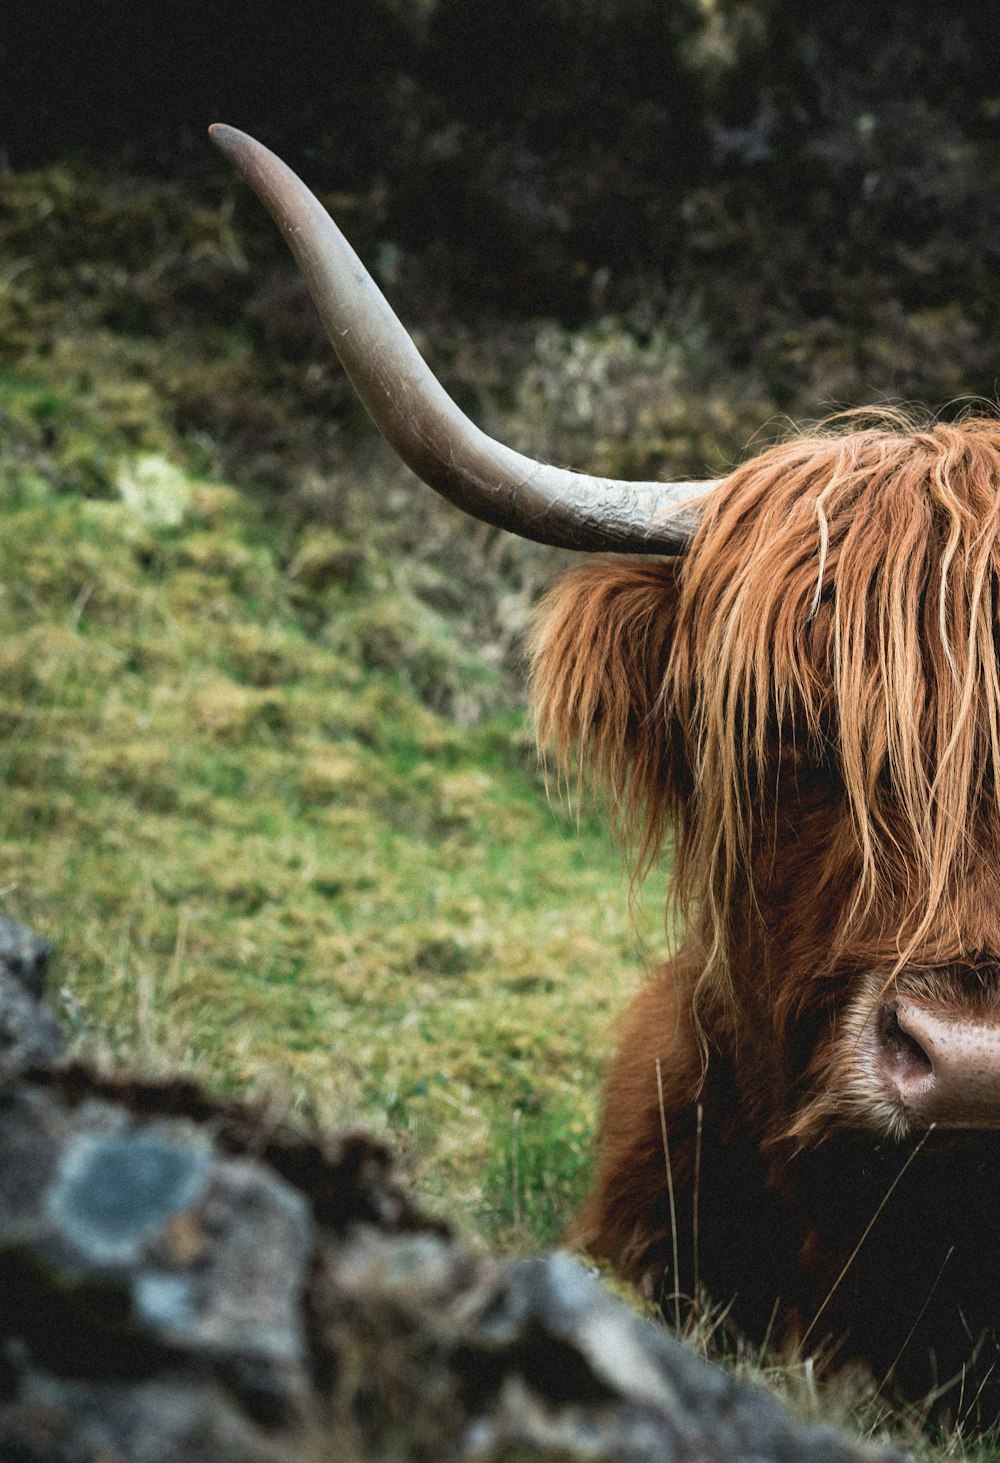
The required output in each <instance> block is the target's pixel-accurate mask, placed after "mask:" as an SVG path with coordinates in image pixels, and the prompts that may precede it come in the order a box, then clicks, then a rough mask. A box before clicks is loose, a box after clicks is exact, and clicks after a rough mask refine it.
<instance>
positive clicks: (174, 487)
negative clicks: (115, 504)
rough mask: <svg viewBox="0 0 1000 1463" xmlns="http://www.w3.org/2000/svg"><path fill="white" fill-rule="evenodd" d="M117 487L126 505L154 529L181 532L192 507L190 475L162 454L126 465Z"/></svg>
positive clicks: (120, 472) (120, 474)
mask: <svg viewBox="0 0 1000 1463" xmlns="http://www.w3.org/2000/svg"><path fill="white" fill-rule="evenodd" d="M115 487H116V488H117V489H118V492H119V493H120V495H121V498H122V502H123V503H125V504H126V506H127V507H129V508H131V509H132V511H133V512H134V513H136V514H137V515H138V516H139V517H140V518H141V519H142V521H143V522H144V523H148V524H149V526H150V527H151V528H179V527H180V525H181V524H182V523H183V521H184V515H185V513H186V512H187V510H188V508H189V506H190V503H191V496H192V493H191V484H190V482H189V480H188V478H187V476H186V474H185V473H183V472H182V471H181V469H180V468H179V467H176V466H175V465H174V464H173V463H172V462H169V461H168V460H167V458H165V457H162V456H161V455H160V454H158V453H147V454H146V455H145V456H143V457H137V458H134V459H132V461H130V462H127V463H125V464H124V465H123V466H122V467H121V468H120V470H119V472H118V476H117V478H116V479H115Z"/></svg>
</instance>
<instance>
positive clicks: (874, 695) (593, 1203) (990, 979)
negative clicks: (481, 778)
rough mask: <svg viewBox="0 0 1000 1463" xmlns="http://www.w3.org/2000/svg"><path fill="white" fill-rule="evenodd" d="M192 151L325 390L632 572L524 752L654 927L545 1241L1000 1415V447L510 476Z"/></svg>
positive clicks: (589, 597)
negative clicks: (574, 775) (692, 477)
mask: <svg viewBox="0 0 1000 1463" xmlns="http://www.w3.org/2000/svg"><path fill="white" fill-rule="evenodd" d="M213 135H214V138H215V140H216V142H218V144H219V145H220V147H221V148H222V150H223V151H224V152H225V153H226V155H227V156H228V157H230V158H231V160H232V161H233V162H234V163H235V164H236V166H237V167H238V168H239V169H240V171H241V172H242V173H243V174H244V176H245V177H246V178H247V180H248V181H249V182H250V183H251V184H252V186H253V187H254V188H255V189H256V190H257V191H258V192H259V193H260V195H261V197H262V199H263V200H264V202H265V203H266V204H267V206H268V208H269V209H270V210H271V212H272V213H273V215H274V216H275V218H276V220H277V221H278V222H279V224H280V225H281V227H282V228H283V230H284V232H285V234H286V237H287V238H288V240H289V243H290V244H291V246H292V248H293V250H294V251H295V253H296V257H297V258H298V260H299V263H300V265H301V266H302V268H303V271H304V273H305V275H306V278H307V280H308V282H309V284H310V287H311V288H312V289H313V292H314V295H315V297H316V300H317V304H318V306H319V308H320V312H321V314H322V315H323V318H324V321H325V323H326V324H327V327H328V330H329V331H330V335H331V339H332V340H333V342H334V344H335V345H336V347H337V349H338V352H339V353H340V354H341V358H342V359H343V361H344V364H345V366H346V367H347V369H348V371H349V373H350V374H351V376H352V379H353V380H354V381H355V384H356V385H357V387H358V389H359V391H360V392H361V394H362V396H363V399H364V400H365V402H366V405H367V406H368V407H369V410H370V411H371V412H372V415H373V416H374V417H375V419H376V421H377V422H378V424H379V426H380V427H381V428H382V430H383V431H384V432H385V434H386V436H387V437H388V438H389V440H390V441H391V442H392V443H393V445H394V446H396V448H397V450H398V451H399V452H400V454H401V455H402V456H403V457H404V459H405V460H406V461H407V462H409V463H410V465H411V466H412V467H413V468H414V469H415V471H417V472H418V473H419V475H420V476H421V477H423V478H424V479H425V481H428V482H430V483H431V484H432V485H433V486H434V487H436V488H437V489H438V490H439V491H442V492H444V493H445V494H446V495H447V496H449V497H450V498H452V499H453V501H456V502H458V503H459V504H460V505H461V506H462V507H464V508H465V509H466V510H467V511H469V512H472V513H475V514H477V515H478V516H480V517H482V518H485V519H486V520H487V521H489V522H493V523H499V524H502V525H503V526H504V527H508V528H511V529H513V530H514V531H515V532H519V533H522V534H524V535H526V536H528V537H532V538H537V539H541V540H542V541H544V542H550V543H560V544H564V545H568V546H570V547H576V548H583V549H598V548H605V549H607V548H612V549H616V550H618V551H620V552H624V553H645V554H655V555H658V556H659V557H657V558H652V559H647V560H645V561H635V560H633V561H627V560H624V559H615V560H611V561H605V562H597V563H594V564H589V565H587V566H585V567H582V568H580V569H578V570H575V571H573V572H572V573H570V574H569V575H568V576H567V577H566V578H564V579H563V580H562V581H561V582H560V583H559V584H557V586H556V587H555V589H554V590H553V591H552V592H551V593H550V595H549V597H548V600H547V602H546V604H545V605H544V607H543V613H542V616H541V621H540V625H539V628H538V631H537V634H536V637H535V642H534V665H535V678H534V686H535V696H536V701H537V706H538V715H539V726H540V733H541V736H542V739H543V741H544V742H546V743H554V745H555V747H556V749H557V752H558V756H559V758H560V760H561V762H562V765H563V767H564V768H565V767H566V765H567V764H568V760H569V758H570V756H571V754H573V753H575V752H576V751H577V750H579V752H580V753H581V755H582V760H583V765H584V766H585V767H586V768H589V769H590V770H591V771H592V772H593V773H594V774H595V775H596V777H597V778H599V779H600V780H601V781H602V782H603V783H605V784H606V785H607V787H608V788H609V789H610V791H611V794H612V797H613V800H614V805H615V809H616V812H617V814H618V818H619V821H620V823H621V824H622V826H623V828H624V829H625V830H626V831H627V832H629V833H632V834H635V835H636V841H637V853H638V862H639V864H640V865H641V866H645V865H648V863H649V861H650V860H651V859H653V858H654V857H655V856H656V854H657V851H658V850H659V848H660V846H661V844H662V842H663V840H664V837H665V835H666V832H667V830H668V828H669V829H670V830H672V833H673V837H674V840H675V858H676V878H675V887H676V893H677V898H678V901H679V904H680V908H681V910H682V912H683V915H684V923H685V927H686V929H687V936H686V939H685V943H684V946H683V948H682V949H681V951H680V953H679V954H678V955H677V956H676V958H675V959H674V960H672V961H671V963H670V964H669V965H667V966H665V967H664V968H663V969H662V970H660V971H659V972H658V973H657V975H656V976H655V977H654V978H653V980H652V981H651V983H650V984H649V985H648V986H647V987H646V989H645V990H644V991H643V992H642V993H641V994H640V995H639V996H638V998H637V999H636V1000H635V1001H634V1003H633V1005H632V1007H631V1010H630V1011H629V1013H628V1015H627V1018H626V1023H625V1029H624V1035H623V1039H622V1042H621V1046H620V1049H619V1052H618V1056H617V1058H616V1060H615V1063H614V1066H613V1068H612V1071H611V1076H610V1079H609V1082H608V1088H607V1096H606V1105H605V1113H604V1121H603V1129H602V1149H601V1160H600V1167H599V1172H598V1179H597V1184H596V1187H595V1189H594V1192H593V1194H592V1196H591V1198H590V1199H589V1201H588V1202H587V1204H586V1206H585V1209H584V1211H583V1213H582V1215H581V1216H580V1218H579V1221H578V1225H577V1229H576V1237H577V1239H578V1240H579V1242H580V1243H581V1244H582V1245H583V1246H584V1247H585V1248H586V1249H587V1250H588V1251H589V1252H590V1253H591V1254H593V1255H595V1256H598V1257H601V1258H604V1259H607V1260H609V1261H612V1262H613V1263H614V1264H615V1265H616V1266H617V1267H618V1268H619V1270H620V1271H621V1272H622V1273H623V1274H624V1275H626V1276H628V1277H629V1278H630V1279H632V1280H633V1281H635V1282H636V1283H637V1284H639V1285H640V1286H641V1287H642V1288H643V1289H644V1290H645V1291H646V1293H647V1294H649V1295H650V1296H652V1297H654V1298H656V1299H657V1300H658V1301H659V1302H660V1304H661V1305H662V1306H663V1308H664V1310H665V1312H666V1313H667V1314H668V1315H672V1314H674V1312H675V1307H676V1309H677V1310H678V1311H679V1309H680V1300H681V1298H692V1297H695V1296H697V1295H698V1294H699V1293H701V1292H702V1291H703V1290H704V1292H706V1293H707V1294H708V1295H709V1296H710V1297H711V1298H712V1299H713V1300H714V1301H715V1302H716V1303H718V1304H720V1305H726V1306H728V1307H729V1314H730V1315H731V1317H732V1319H733V1320H734V1322H735V1323H736V1324H737V1325H738V1326H739V1328H741V1329H742V1330H743V1331H744V1332H745V1333H747V1334H748V1335H749V1336H751V1337H753V1338H755V1339H757V1340H762V1339H764V1338H765V1337H771V1338H774V1339H779V1340H782V1341H784V1342H785V1343H791V1344H796V1345H798V1346H799V1347H800V1348H801V1349H802V1351H803V1352H804V1353H817V1352H818V1353H820V1354H821V1355H822V1356H825V1357H826V1358H831V1357H833V1358H836V1359H837V1360H838V1361H841V1360H846V1359H848V1358H861V1359H863V1360H864V1361H865V1362H866V1363H867V1365H868V1366H869V1367H870V1369H871V1370H872V1371H873V1373H874V1375H875V1376H876V1377H877V1378H878V1380H879V1381H883V1382H885V1383H887V1384H892V1385H893V1386H897V1387H900V1388H901V1389H903V1390H904V1391H906V1392H908V1393H909V1394H910V1395H913V1396H922V1395H924V1394H926V1393H928V1392H929V1391H931V1390H932V1389H936V1390H937V1392H938V1394H939V1395H946V1394H947V1396H948V1397H949V1399H950V1404H951V1406H952V1410H953V1411H954V1412H955V1413H956V1414H958V1415H960V1416H962V1417H964V1418H965V1419H966V1420H968V1419H971V1420H973V1421H977V1420H980V1419H988V1418H989V1417H991V1416H996V1415H997V1414H998V1412H1000V1347H998V1343H997V1338H996V1325H997V1323H998V1322H1000V857H998V850H1000V801H998V777H1000V659H998V616H1000V423H998V422H996V421H992V420H982V419H967V420H965V421H962V422H959V423H957V424H950V425H947V424H942V423H937V424H932V423H928V424H925V425H916V424H913V423H912V422H910V421H908V420H906V419H904V418H902V417H899V416H897V417H891V416H884V415H883V416H882V417H880V418H876V417H874V416H872V415H871V414H869V416H868V418H867V419H862V418H858V419H854V420H852V421H849V422H847V423H841V424H840V426H839V427H838V428H837V429H835V430H831V431H829V432H827V433H825V434H821V435H817V436H811V437H802V438H799V439H796V440H793V441H791V442H789V443H787V444H785V445H784V446H780V447H776V448H773V449H772V450H770V451H767V452H764V453H763V454H762V455H760V456H759V457H757V458H755V459H754V460H753V461H751V462H749V463H747V464H746V465H744V466H743V467H741V468H739V469H737V470H736V471H735V472H733V473H732V474H731V475H730V476H729V477H728V478H727V479H725V480H724V481H723V482H721V483H716V484H712V483H702V484H675V485H662V484H639V485H635V484H613V483H607V482H604V481H602V480H600V479H593V478H587V477H583V476H581V475H577V474H574V473H570V472H566V471H564V470H561V469H554V468H547V467H542V466H541V465H539V464H536V463H532V462H530V461H529V460H528V459H526V458H522V457H519V456H518V455H517V454H515V453H512V452H510V451H509V450H508V449H506V448H504V447H502V446H501V445H500V444H498V443H494V442H492V441H490V439H488V438H486V437H484V436H483V434H482V433H480V432H478V430H477V429H476V428H475V427H474V426H473V425H472V424H471V423H469V422H468V421H467V419H465V418H464V417H462V416H461V414H460V413H458V412H457V410H456V408H455V407H454V406H453V404H452V403H451V402H450V401H449V400H448V398H447V397H446V396H445V395H444V393H443V391H441V388H440V387H439V386H438V385H437V383H436V382H434V380H433V378H432V377H430V375H429V373H428V372H427V370H426V367H425V366H424V365H423V363H422V362H421V361H420V358H419V357H418V356H417V354H416V351H415V349H414V348H413V346H412V345H411V343H410V342H409V341H408V339H407V338H406V336H405V333H404V332H403V331H402V328H401V327H400V326H399V325H398V322H396V321H395V318H394V317H393V316H392V315H391V312H389V310H388V307H387V306H386V305H385V303H384V301H383V300H382V299H381V297H380V296H379V295H378V293H377V291H376V290H375V287H374V285H373V284H372V283H371V281H370V280H369V279H368V277H367V275H365V274H364V271H363V269H362V266H361V265H360V263H359V262H358V261H357V259H356V257H355V256H354V255H353V254H352V252H351V251H350V249H349V247H348V246H347V245H346V243H345V242H344V241H343V239H342V238H341V236H340V235H339V233H338V231H337V230H336V228H335V226H334V225H333V223H332V222H331V220H330V219H329V218H328V217H327V215H326V214H325V213H324V212H323V211H322V209H321V208H320V207H319V205H318V204H317V203H316V202H315V200H314V199H312V197H311V195H309V194H308V192H307V191H306V190H305V188H304V187H303V185H302V184H301V183H299V181H298V180H297V179H296V178H295V177H294V175H292V174H291V173H289V172H288V170H287V169H286V168H284V166H283V164H281V163H280V162H278V160H277V159H275V158H273V157H272V156H271V154H269V153H268V152H267V151H266V150H265V149H264V148H262V147H260V145H259V144H257V143H254V142H252V141H251V139H249V138H246V137H245V136H244V135H243V134H241V133H238V132H235V131H233V130H232V129H230V128H222V127H219V128H216V129H214V134H213Z"/></svg>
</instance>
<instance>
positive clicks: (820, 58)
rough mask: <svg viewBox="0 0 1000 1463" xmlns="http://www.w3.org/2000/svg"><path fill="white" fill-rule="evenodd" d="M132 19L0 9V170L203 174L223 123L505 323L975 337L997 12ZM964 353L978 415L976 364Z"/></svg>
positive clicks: (314, 10)
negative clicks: (796, 328)
mask: <svg viewBox="0 0 1000 1463" xmlns="http://www.w3.org/2000/svg"><path fill="white" fill-rule="evenodd" d="M165 13H166V12H159V14H161V15H162V14H165ZM151 16H152V12H151V11H149V10H148V9H147V8H146V7H144V6H141V5H135V4H126V3H123V0H66V3H64V4H62V5H59V6H52V5H29V4H27V3H24V0H12V3H10V4H8V6H6V7H5V11H4V24H3V34H2V38H0V48H2V52H0V54H2V67H3V74H2V79H0V96H2V97H3V111H4V133H5V137H4V142H5V146H6V153H7V157H8V160H9V162H10V164H11V165H12V166H13V167H14V168H19V169H20V168H25V167H33V166H35V165H37V164H39V163H43V162H46V161H50V160H51V159H53V158H55V157H63V156H65V155H67V154H79V155H84V156H87V157H89V158H91V159H107V158H109V157H113V158H120V159H122V162H123V165H126V164H127V166H128V167H129V168H131V169H139V170H145V171H152V172H155V173H158V174H166V175H174V174H176V173H177V172H178V171H181V172H184V171H192V170H193V171H195V172H199V171H201V172H204V171H206V170H210V169H213V168H218V167H219V166H220V165H219V164H218V163H217V162H216V161H215V160H214V159H212V157H211V155H210V154H209V152H208V149H207V147H206V145H205V142H204V129H205V127H206V126H207V124H208V123H209V122H210V121H213V120H218V119H223V120H227V121H230V122H232V123H233V124H235V125H238V126H241V127H243V128H244V129H245V130H248V131H252V132H255V133H256V134H258V135H260V136H261V137H262V139H263V140H265V141H267V142H268V143H270V144H271V145H273V146H276V147H277V148H279V149H280V150H282V151H283V152H284V153H285V154H287V155H288V157H289V160H290V161H291V162H292V163H293V164H294V165H296V166H298V167H300V168H302V169H305V170H306V171H307V172H308V175H309V178H310V181H311V182H312V183H313V184H314V185H316V186H318V187H320V188H325V189H329V190H337V191H344V192H349V193H351V194H352V195H355V196H358V195H363V196H364V198H365V200H366V208H365V212H366V224H367V227H369V228H371V229H372V230H373V231H374V232H375V233H376V234H377V235H378V237H379V239H381V240H382V241H383V242H385V241H389V242H390V243H391V244H392V245H393V246H394V247H395V248H397V249H400V250H403V251H406V252H408V253H412V254H416V255H418V256H420V257H421V259H422V260H423V261H424V267H425V268H426V269H427V270H428V271H430V278H431V280H432V281H433V283H434V285H435V287H436V288H437V289H446V290H447V291H448V292H449V293H451V292H454V293H455V294H456V295H457V296H459V297H461V298H465V299H469V298H473V299H476V300H478V301H479V302H480V303H482V304H486V305H488V306H490V307H492V308H496V309H501V308H502V310H503V311H504V312H507V313H509V312H518V313H541V312H544V313H546V314H549V315H552V314H555V315H558V316H559V317H561V318H562V319H564V320H578V319H580V318H582V317H585V316H587V315H589V314H592V313H593V312H595V311H599V310H608V309H615V310H620V309H627V310H631V311H634V312H636V322H637V324H638V325H639V326H642V325H643V324H646V325H647V326H648V324H649V323H650V321H651V320H652V319H655V318H656V317H657V315H658V314H659V313H661V312H662V310H663V308H664V306H665V304H666V302H667V300H668V298H669V296H670V295H671V292H672V291H673V290H675V289H676V288H677V287H678V285H681V286H683V287H685V288H687V289H690V288H697V289H698V290H699V292H702V291H703V292H704V294H705V295H706V297H707V308H708V309H709V312H710V314H711V316H712V318H713V320H714V321H715V322H716V323H717V325H718V327H719V328H720V329H721V330H723V331H725V332H726V333H727V335H728V337H729V339H730V344H731V349H732V351H733V352H734V354H735V356H736V357H737V358H738V356H739V353H740V351H744V352H747V351H749V352H752V351H753V350H754V342H755V338H756V336H757V334H758V331H759V328H760V325H761V321H762V317H763V319H764V320H765V321H769V320H770V319H771V318H772V317H773V316H774V315H775V314H778V313H780V314H781V315H782V316H783V317H784V318H785V319H786V320H794V319H795V318H797V317H807V318H811V319H816V318H818V317H822V316H830V317H831V318H832V320H833V321H834V322H835V323H836V324H841V325H847V326H850V327H851V328H853V329H854V330H855V331H859V330H862V329H863V327H864V324H865V320H866V316H871V315H872V313H873V312H874V315H875V316H879V315H880V314H881V315H884V312H885V309H886V308H887V302H888V299H890V298H891V299H892V300H893V301H895V302H897V303H898V306H899V308H900V309H902V310H904V311H905V310H911V309H913V308H914V307H918V306H920V307H923V306H929V307H941V306H945V305H950V304H954V303H955V302H961V307H962V322H963V330H965V329H967V330H969V331H971V332H972V333H973V334H974V335H976V336H978V335H979V333H980V331H981V329H982V328H983V327H989V328H990V332H991V333H992V322H993V321H994V320H995V318H996V316H997V304H998V285H997V277H998V270H997V263H998V261H997V239H998V224H1000V216H998V215H1000V204H998V188H997V181H998V177H997V174H998V138H1000V84H998V82H997V75H998V69H997V61H998V57H1000V10H998V7H997V6H996V5H994V4H990V3H984V0H956V3H954V4H950V5H948V6H942V5H940V4H936V3H931V0H911V3H907V4H900V3H888V4H885V5H880V6H877V7H872V6H862V5H858V4H856V3H852V0H833V3H830V4H827V5H824V6H823V7H821V8H820V7H815V8H814V7H803V6H801V5H799V4H797V3H794V0H784V3H782V0H717V3H712V0H339V3H327V4H319V3H311V4H302V3H289V4H284V5H275V4H254V3H236V0H218V3H215V4H205V3H192V0H182V3H179V4H175V5H173V6H171V7H169V20H163V19H157V20H155V21H154V20H152V19H151ZM718 280H724V281H725V283H724V286H723V287H721V288H717V287H716V282H717V281H718ZM734 284H735V285H736V286H737V288H738V291H739V292H738V294H737V295H736V296H734V295H733V286H734ZM961 348H962V349H963V350H965V349H969V350H970V351H971V356H970V362H969V368H970V379H969V382H968V386H969V388H970V389H973V390H976V391H982V392H985V393H987V394H991V393H992V389H993V375H992V369H993V364H994V358H993V356H992V353H991V352H990V351H988V350H987V351H984V352H983V354H982V357H981V358H980V356H979V354H978V353H977V352H976V351H975V350H974V348H973V344H972V342H963V343H962V346H961ZM775 384H778V385H780V382H776V383H775ZM899 384H900V386H901V387H902V388H903V389H905V388H906V387H907V386H908V385H909V384H910V382H909V381H905V380H904V381H902V382H901V383H899ZM886 385H887V387H888V389H891V390H892V389H895V386H894V384H893V383H892V382H889V383H886Z"/></svg>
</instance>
